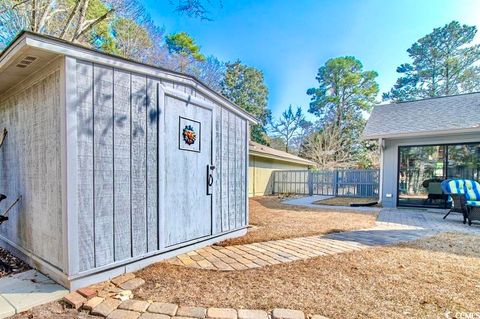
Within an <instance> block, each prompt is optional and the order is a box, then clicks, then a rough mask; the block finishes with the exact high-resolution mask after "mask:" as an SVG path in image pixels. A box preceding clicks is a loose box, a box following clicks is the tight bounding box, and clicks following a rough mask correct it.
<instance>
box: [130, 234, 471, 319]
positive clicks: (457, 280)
mask: <svg viewBox="0 0 480 319" xmlns="http://www.w3.org/2000/svg"><path fill="white" fill-rule="evenodd" d="M479 240H480V237H479V236H473V235H460V234H443V235H438V236H435V237H433V238H429V239H422V240H419V241H416V242H412V243H409V244H403V245H399V246H391V247H381V248H374V249H369V250H365V251H360V252H351V253H346V254H338V255H333V256H326V257H319V258H313V259H309V260H305V261H298V262H293V263H288V264H282V265H276V266H269V267H264V268H260V269H252V270H246V271H232V272H219V271H208V270H200V269H193V268H185V267H181V266H175V265H170V264H166V263H159V264H156V265H152V266H150V267H148V268H145V269H144V270H142V271H140V272H138V273H137V276H139V277H142V278H144V279H145V280H146V281H147V283H146V285H144V286H143V287H142V288H141V289H139V290H138V291H135V294H136V295H137V296H138V297H141V298H144V299H146V300H148V299H152V300H158V301H164V302H175V303H180V304H182V305H192V306H193V305H196V306H218V307H232V308H252V309H265V310H270V309H272V308H275V307H283V308H292V309H300V310H304V311H306V313H308V314H323V315H325V316H327V317H330V318H405V317H409V318H438V317H442V318H443V317H444V314H445V312H446V311H452V312H453V313H455V312H456V311H463V312H478V311H480V285H479V284H478V283H479V282H480V245H478V241H479Z"/></svg>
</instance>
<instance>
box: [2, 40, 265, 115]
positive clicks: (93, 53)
mask: <svg viewBox="0 0 480 319" xmlns="http://www.w3.org/2000/svg"><path fill="white" fill-rule="evenodd" d="M28 50H37V51H43V52H46V53H51V54H55V55H57V56H61V55H63V56H70V57H74V58H78V59H80V60H85V61H90V62H95V63H99V64H104V65H108V66H112V67H117V68H120V69H126V70H128V71H132V72H136V73H139V74H146V75H150V76H154V77H158V78H162V79H165V80H167V81H171V82H180V83H181V84H183V85H186V86H189V87H191V88H193V89H195V90H198V91H199V92H200V93H202V94H204V95H205V96H206V97H208V98H209V99H210V100H212V101H214V102H216V103H219V104H220V105H223V106H224V107H226V108H228V109H229V110H231V111H233V112H234V113H236V114H237V115H239V116H240V117H242V118H244V119H246V120H248V121H250V122H252V123H255V124H256V123H257V122H258V121H257V119H256V118H255V117H254V116H253V115H252V114H250V113H248V112H247V111H245V110H244V109H242V108H240V107H239V106H237V105H235V104H234V103H233V102H232V101H230V100H228V99H227V98H226V97H224V96H223V95H222V94H220V93H218V92H216V91H214V90H212V89H210V88H209V87H208V86H207V85H205V84H204V83H203V82H201V81H200V80H198V79H197V78H196V77H194V76H192V75H189V74H184V73H181V72H177V71H172V70H168V69H166V68H162V67H158V66H155V65H150V64H146V63H141V62H137V61H134V60H130V59H126V58H123V57H120V56H116V55H112V54H108V53H104V52H100V51H98V50H94V49H91V48H88V47H85V46H82V45H79V44H75V43H71V42H68V41H65V40H62V39H58V38H55V37H52V36H47V35H43V34H38V33H33V32H30V31H22V32H21V33H20V34H19V35H18V36H17V37H16V38H15V40H14V41H12V43H11V44H10V45H9V46H8V47H7V48H5V50H3V51H2V52H1V53H0V82H1V81H2V77H3V76H5V74H6V73H8V72H6V71H8V70H7V68H8V67H10V66H11V64H12V61H14V60H16V59H18V58H19V54H22V53H23V52H25V51H28ZM10 73H11V72H10ZM16 73H18V72H17V71H15V74H14V75H16ZM10 78H13V77H12V76H11V75H10ZM17 80H21V78H20V77H17ZM6 89H8V87H7V88H6Z"/></svg>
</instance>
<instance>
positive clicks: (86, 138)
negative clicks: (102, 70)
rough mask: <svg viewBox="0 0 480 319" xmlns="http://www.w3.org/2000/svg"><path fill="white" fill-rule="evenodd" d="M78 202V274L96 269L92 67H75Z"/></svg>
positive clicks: (88, 65)
mask: <svg viewBox="0 0 480 319" xmlns="http://www.w3.org/2000/svg"><path fill="white" fill-rule="evenodd" d="M77 104H78V107H77V165H78V166H77V174H78V178H77V183H78V184H77V189H78V191H77V196H78V197H77V201H78V229H79V233H78V237H79V242H78V249H79V270H80V271H84V270H88V269H92V268H94V267H95V238H94V214H93V205H94V203H93V65H92V64H91V63H88V62H83V61H78V63H77Z"/></svg>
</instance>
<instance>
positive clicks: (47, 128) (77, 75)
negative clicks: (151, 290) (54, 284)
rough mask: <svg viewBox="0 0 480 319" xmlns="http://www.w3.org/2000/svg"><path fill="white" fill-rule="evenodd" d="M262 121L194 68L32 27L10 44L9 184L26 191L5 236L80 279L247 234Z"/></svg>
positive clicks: (35, 262) (6, 79) (6, 80)
mask: <svg viewBox="0 0 480 319" xmlns="http://www.w3.org/2000/svg"><path fill="white" fill-rule="evenodd" d="M249 122H255V119H254V118H253V117H252V116H251V115H249V114H248V113H246V112H245V111H243V110H241V109H240V108H238V107H237V106H235V105H234V104H232V103H231V102H230V101H228V100H227V99H226V98H224V97H223V96H221V95H219V94H218V93H216V92H214V91H212V90H211V89H209V88H208V87H206V86H205V85H203V84H202V83H201V82H199V81H198V80H196V79H195V78H193V77H191V76H188V75H185V74H180V73H176V72H172V71H168V70H165V69H161V68H157V67H153V66H149V65H145V64H141V63H137V62H134V61H130V60H126V59H123V58H119V57H116V56H111V55H107V54H104V53H100V52H96V51H94V50H91V49H87V48H84V47H81V46H77V45H74V44H71V43H68V42H65V41H62V40H58V39H55V38H51V37H46V36H42V35H38V34H34V33H29V32H24V33H22V34H20V35H19V36H18V37H17V39H16V40H15V41H14V42H13V43H12V44H11V45H10V46H9V47H8V48H7V49H6V50H4V51H3V53H2V54H1V55H0V129H2V130H3V128H6V129H7V130H8V135H7V138H6V140H5V143H4V145H3V147H2V148H1V149H0V193H4V194H5V195H7V196H9V198H15V197H16V196H18V195H22V200H21V202H20V204H19V205H17V206H15V208H14V209H13V210H12V211H11V212H10V213H9V217H10V220H8V221H7V222H6V223H4V224H3V225H2V226H0V242H1V244H2V245H3V246H5V247H6V248H7V249H9V250H11V251H13V252H14V253H16V254H19V255H21V257H22V258H24V259H25V260H26V261H28V262H29V263H30V264H31V265H32V266H34V267H35V268H37V269H39V270H41V271H42V272H44V273H46V274H47V275H49V276H50V277H52V278H53V279H55V280H56V281H58V282H59V283H61V284H63V285H64V286H66V287H69V288H70V289H77V288H79V287H82V286H86V285H88V284H91V283H94V282H98V281H101V280H106V279H108V278H111V277H114V276H117V275H120V274H122V273H124V272H128V271H134V270H136V269H139V268H142V267H144V266H146V265H148V264H150V263H153V262H157V261H160V260H162V259H165V258H169V257H172V256H174V255H177V254H180V253H184V252H186V251H189V250H192V249H195V248H198V247H200V246H205V245H207V244H211V243H213V242H216V241H220V240H223V239H226V238H230V237H235V236H240V235H243V234H244V233H245V232H246V226H247V225H248V213H247V212H248V201H247V185H248V182H247V175H248V174H247V169H248V136H249V133H248V131H249ZM4 202H5V203H7V202H8V201H4ZM5 205H6V204H3V203H0V209H3V208H5V207H4V206H5Z"/></svg>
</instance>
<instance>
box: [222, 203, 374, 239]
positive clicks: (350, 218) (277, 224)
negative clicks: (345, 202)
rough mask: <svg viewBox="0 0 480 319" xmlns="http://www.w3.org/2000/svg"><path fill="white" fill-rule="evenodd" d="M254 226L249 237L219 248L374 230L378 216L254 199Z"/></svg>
mask: <svg viewBox="0 0 480 319" xmlns="http://www.w3.org/2000/svg"><path fill="white" fill-rule="evenodd" d="M249 205H250V215H249V218H250V225H252V226H254V227H253V228H251V229H250V230H249V231H248V233H247V235H245V236H243V237H240V238H234V239H230V240H227V241H224V242H221V243H219V245H222V246H226V245H240V244H250V243H256V242H261V241H268V240H277V239H286V238H293V237H301V236H313V235H318V234H327V233H332V232H340V231H347V230H353V229H360V228H367V227H371V226H373V225H374V223H375V219H376V214H375V213H371V214H369V213H364V212H363V213H355V212H335V211H332V210H328V211H327V210H321V208H319V209H311V208H305V207H302V206H292V205H285V204H282V203H281V202H280V199H279V198H277V197H274V196H269V197H256V198H252V199H250V202H249Z"/></svg>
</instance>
